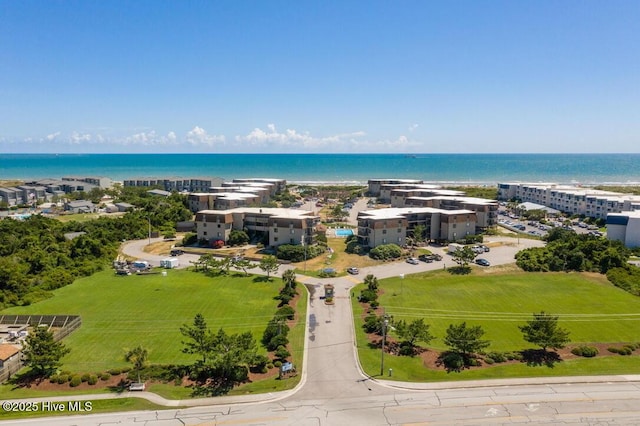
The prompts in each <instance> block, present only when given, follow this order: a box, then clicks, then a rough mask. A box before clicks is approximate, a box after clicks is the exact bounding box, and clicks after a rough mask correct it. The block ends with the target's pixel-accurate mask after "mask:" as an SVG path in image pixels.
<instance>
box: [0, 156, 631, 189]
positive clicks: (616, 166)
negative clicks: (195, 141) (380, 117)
mask: <svg viewBox="0 0 640 426" xmlns="http://www.w3.org/2000/svg"><path fill="white" fill-rule="evenodd" d="M83 175H84V176H106V177H109V178H111V179H114V180H118V181H122V180H124V179H127V178H138V177H184V178H190V177H214V176H216V177H221V178H224V179H226V180H230V179H233V178H251V177H269V178H281V179H286V180H287V181H290V182H310V183H318V182H321V183H325V182H336V183H363V182H366V181H367V180H368V179H373V178H380V179H382V178H403V179H423V180H425V181H428V182H446V183H449V182H460V183H464V184H495V183H497V182H509V181H527V182H557V183H580V184H604V183H622V184H636V183H640V154H416V155H404V154H59V155H57V154H0V179H41V178H60V177H62V176H83Z"/></svg>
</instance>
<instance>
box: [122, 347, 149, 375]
mask: <svg viewBox="0 0 640 426" xmlns="http://www.w3.org/2000/svg"><path fill="white" fill-rule="evenodd" d="M148 358H149V351H147V350H146V349H145V348H143V347H142V346H140V345H138V346H137V347H135V348H133V349H131V350H129V351H127V353H126V354H125V355H124V359H125V361H127V362H130V363H132V364H133V369H134V370H136V372H137V373H138V383H140V370H142V369H143V368H144V367H145V365H147V359H148Z"/></svg>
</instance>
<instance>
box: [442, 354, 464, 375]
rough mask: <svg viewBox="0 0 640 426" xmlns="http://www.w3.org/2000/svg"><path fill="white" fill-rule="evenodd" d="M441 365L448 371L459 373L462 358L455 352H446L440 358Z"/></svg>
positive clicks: (462, 362)
mask: <svg viewBox="0 0 640 426" xmlns="http://www.w3.org/2000/svg"><path fill="white" fill-rule="evenodd" d="M442 364H443V365H444V367H445V368H446V369H447V370H449V371H460V370H462V369H463V368H464V358H463V357H462V355H460V354H457V353H455V352H448V353H446V354H445V355H444V357H443V358H442Z"/></svg>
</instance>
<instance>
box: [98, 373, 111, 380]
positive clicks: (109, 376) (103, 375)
mask: <svg viewBox="0 0 640 426" xmlns="http://www.w3.org/2000/svg"><path fill="white" fill-rule="evenodd" d="M110 378H111V374H109V373H102V374H100V380H102V381H103V382H106V381H107V380H109V379H110Z"/></svg>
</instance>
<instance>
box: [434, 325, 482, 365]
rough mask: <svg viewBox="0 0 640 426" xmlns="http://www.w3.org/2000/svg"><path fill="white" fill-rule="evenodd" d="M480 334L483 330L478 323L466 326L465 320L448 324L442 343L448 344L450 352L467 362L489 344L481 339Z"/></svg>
mask: <svg viewBox="0 0 640 426" xmlns="http://www.w3.org/2000/svg"><path fill="white" fill-rule="evenodd" d="M482 336H484V330H483V329H482V327H480V326H479V325H477V326H474V327H467V323H466V322H463V323H461V324H458V325H453V324H449V327H448V328H447V332H446V335H445V338H444V344H445V345H447V346H449V347H450V348H451V351H452V352H455V353H457V354H459V355H461V356H462V357H463V358H464V360H465V363H467V362H468V360H469V359H470V358H471V356H472V355H473V354H475V353H476V352H478V351H480V350H482V349H484V348H486V347H488V346H489V345H490V344H491V342H489V341H488V340H481V339H480V338H481V337H482Z"/></svg>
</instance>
